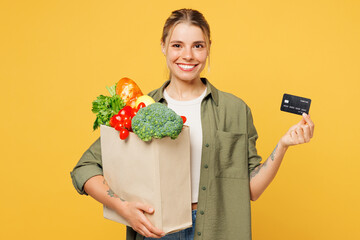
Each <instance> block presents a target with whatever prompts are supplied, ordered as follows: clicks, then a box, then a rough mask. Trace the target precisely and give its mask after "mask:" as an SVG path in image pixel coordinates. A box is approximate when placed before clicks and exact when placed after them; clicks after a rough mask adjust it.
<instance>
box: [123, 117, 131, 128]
mask: <svg viewBox="0 0 360 240" xmlns="http://www.w3.org/2000/svg"><path fill="white" fill-rule="evenodd" d="M124 127H126V128H127V129H128V130H131V119H126V120H124Z"/></svg>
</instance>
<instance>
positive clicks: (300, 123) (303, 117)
mask: <svg viewBox="0 0 360 240" xmlns="http://www.w3.org/2000/svg"><path fill="white" fill-rule="evenodd" d="M305 117H306V113H303V114H302V118H301V120H300V122H298V124H297V125H298V126H300V125H303V124H306V119H305Z"/></svg>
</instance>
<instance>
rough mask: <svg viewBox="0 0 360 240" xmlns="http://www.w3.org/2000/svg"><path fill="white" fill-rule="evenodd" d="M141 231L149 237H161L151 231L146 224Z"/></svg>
mask: <svg viewBox="0 0 360 240" xmlns="http://www.w3.org/2000/svg"><path fill="white" fill-rule="evenodd" d="M141 231H142V232H143V233H144V234H143V236H144V237H148V238H160V236H157V235H155V234H153V233H151V232H150V231H149V230H148V229H147V228H146V227H145V226H142V228H141Z"/></svg>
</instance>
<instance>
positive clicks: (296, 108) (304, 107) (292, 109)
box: [280, 93, 311, 115]
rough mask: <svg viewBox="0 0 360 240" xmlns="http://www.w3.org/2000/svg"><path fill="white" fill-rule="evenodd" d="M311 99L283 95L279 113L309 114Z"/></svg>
mask: <svg viewBox="0 0 360 240" xmlns="http://www.w3.org/2000/svg"><path fill="white" fill-rule="evenodd" d="M310 104H311V99H309V98H303V97H299V96H294V95H291V94H286V93H285V94H284V96H283V99H282V102H281V108H280V110H281V111H284V112H289V113H295V114H299V115H302V114H303V113H306V114H309V110H310Z"/></svg>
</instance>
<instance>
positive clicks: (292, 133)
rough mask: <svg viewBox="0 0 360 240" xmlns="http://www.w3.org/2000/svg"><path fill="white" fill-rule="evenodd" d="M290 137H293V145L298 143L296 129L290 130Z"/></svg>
mask: <svg viewBox="0 0 360 240" xmlns="http://www.w3.org/2000/svg"><path fill="white" fill-rule="evenodd" d="M290 139H291V145H295V144H296V143H295V141H296V139H297V133H296V131H295V130H292V131H291V132H290Z"/></svg>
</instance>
